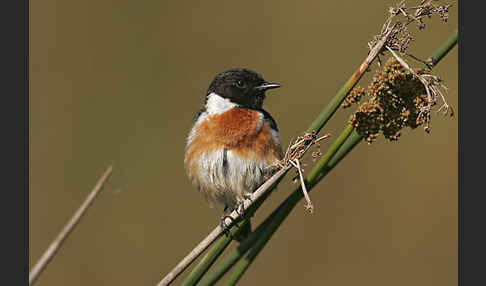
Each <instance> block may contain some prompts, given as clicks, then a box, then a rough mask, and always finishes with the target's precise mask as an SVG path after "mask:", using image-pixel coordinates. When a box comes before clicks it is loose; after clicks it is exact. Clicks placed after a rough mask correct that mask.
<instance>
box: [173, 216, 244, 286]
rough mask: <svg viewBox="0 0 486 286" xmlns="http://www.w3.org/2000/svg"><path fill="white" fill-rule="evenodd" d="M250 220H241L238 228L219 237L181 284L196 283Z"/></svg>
mask: <svg viewBox="0 0 486 286" xmlns="http://www.w3.org/2000/svg"><path fill="white" fill-rule="evenodd" d="M247 223H248V220H241V221H239V222H238V223H237V226H238V227H237V228H232V229H230V233H229V235H223V236H221V237H220V239H218V240H217V241H216V242H215V243H214V244H213V246H212V247H211V249H209V250H208V252H207V253H206V255H205V256H204V257H203V258H202V259H201V261H199V263H198V264H197V265H196V266H195V267H194V269H193V270H192V271H191V273H189V275H187V277H186V279H184V281H183V282H182V284H181V286H188V285H194V284H196V283H197V282H198V281H199V280H200V279H201V277H202V276H203V275H204V274H205V273H206V271H207V270H208V269H209V267H210V266H211V265H212V264H213V263H214V261H216V259H217V258H218V257H219V255H221V253H222V252H223V251H224V249H225V248H226V247H227V246H228V244H229V243H230V242H231V240H232V238H233V237H234V236H235V235H237V233H238V232H239V230H240V229H242V228H243V227H244V226H245V225H246V224H247Z"/></svg>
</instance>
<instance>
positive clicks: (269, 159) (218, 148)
mask: <svg viewBox="0 0 486 286" xmlns="http://www.w3.org/2000/svg"><path fill="white" fill-rule="evenodd" d="M278 87H280V84H278V83H272V82H267V81H265V80H264V79H263V77H262V76H261V74H259V73H257V72H255V71H253V70H250V69H248V68H232V69H229V70H226V71H224V72H221V73H219V74H217V75H216V76H215V77H214V79H213V80H212V82H211V83H210V85H209V87H208V89H207V90H206V95H205V100H204V106H203V108H202V109H200V110H199V111H198V112H197V113H196V115H195V117H194V120H193V125H192V127H191V129H190V132H189V135H188V136H187V139H186V149H185V155H184V167H185V170H186V173H187V176H188V177H189V180H190V181H191V182H192V184H193V185H194V186H195V187H196V188H197V189H198V190H199V192H200V193H202V194H203V195H204V197H205V198H206V200H207V201H208V202H209V204H210V206H213V205H214V204H215V203H218V204H219V205H220V206H222V207H223V215H222V217H221V220H220V225H221V227H222V228H223V230H225V231H227V230H228V229H227V228H226V225H225V223H224V220H225V218H226V217H227V215H226V212H227V211H228V210H229V211H234V210H237V211H238V210H239V209H240V207H242V206H243V203H244V201H245V200H246V199H249V198H250V196H251V193H252V192H253V191H254V190H256V189H257V188H258V187H259V186H260V185H261V184H262V183H263V182H264V180H265V179H266V178H267V177H268V176H269V175H271V174H272V172H274V171H275V168H274V167H272V166H275V164H276V163H277V162H278V161H280V160H281V159H282V157H283V151H282V145H281V141H280V133H279V130H278V128H277V124H276V122H275V120H274V119H273V117H272V116H271V115H270V113H268V112H267V111H265V110H264V109H263V108H262V105H263V101H264V100H265V97H266V91H268V90H270V89H275V88H278ZM250 232H251V225H250V223H248V224H246V227H244V229H242V230H240V233H239V235H238V236H237V237H235V239H236V240H237V241H241V240H242V239H244V238H245V237H246V236H247V235H248V234H249V233H250Z"/></svg>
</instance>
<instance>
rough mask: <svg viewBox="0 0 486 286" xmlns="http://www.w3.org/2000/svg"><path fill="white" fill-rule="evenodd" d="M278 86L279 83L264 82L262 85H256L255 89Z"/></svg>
mask: <svg viewBox="0 0 486 286" xmlns="http://www.w3.org/2000/svg"><path fill="white" fill-rule="evenodd" d="M278 87H280V84H278V83H270V82H265V83H263V84H262V85H259V86H256V87H255V89H256V90H263V91H265V90H267V89H273V88H278Z"/></svg>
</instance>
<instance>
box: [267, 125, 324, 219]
mask: <svg viewBox="0 0 486 286" xmlns="http://www.w3.org/2000/svg"><path fill="white" fill-rule="evenodd" d="M330 136H331V134H329V133H327V134H325V135H324V136H321V137H319V138H317V133H316V132H310V133H305V134H304V135H302V136H299V137H297V139H295V141H294V142H293V143H291V144H289V146H288V147H287V151H286V152H285V155H284V158H283V159H282V160H281V161H279V162H277V163H276V165H278V167H280V168H283V167H288V166H293V167H295V168H296V169H297V173H298V176H297V177H298V178H299V179H300V183H301V186H302V192H303V193H304V197H305V200H306V205H305V208H306V210H307V211H308V212H309V213H313V212H314V206H313V204H312V201H311V200H310V197H309V194H308V192H307V188H306V186H305V181H304V176H303V170H302V166H301V164H300V159H301V158H302V157H303V156H304V155H305V153H306V152H307V151H308V150H309V149H310V148H311V147H312V146H314V145H317V146H318V148H319V147H320V145H319V141H321V140H323V139H326V138H328V137H330ZM320 154H321V152H320V151H317V152H313V153H312V158H313V159H314V160H315V159H316V157H317V156H318V155H320ZM271 167H272V166H271ZM297 177H296V178H297Z"/></svg>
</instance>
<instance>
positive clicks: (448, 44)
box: [428, 29, 457, 67]
mask: <svg viewBox="0 0 486 286" xmlns="http://www.w3.org/2000/svg"><path fill="white" fill-rule="evenodd" d="M456 44H457V29H456V30H455V31H454V32H453V33H452V34H451V35H450V36H449V39H447V41H445V42H444V43H443V44H442V46H440V47H439V48H438V49H437V51H435V53H434V55H433V56H431V57H430V58H429V59H428V60H429V61H430V62H431V63H432V67H433V66H435V65H436V64H437V63H438V62H440V60H441V59H442V58H443V57H444V56H445V55H447V53H449V51H450V50H451V49H452V48H453V47H454V46H455V45H456Z"/></svg>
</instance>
